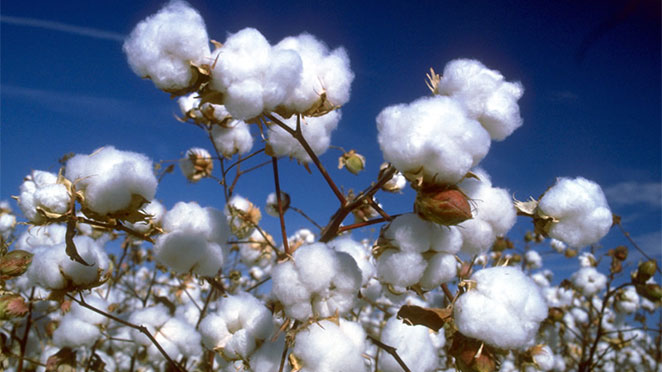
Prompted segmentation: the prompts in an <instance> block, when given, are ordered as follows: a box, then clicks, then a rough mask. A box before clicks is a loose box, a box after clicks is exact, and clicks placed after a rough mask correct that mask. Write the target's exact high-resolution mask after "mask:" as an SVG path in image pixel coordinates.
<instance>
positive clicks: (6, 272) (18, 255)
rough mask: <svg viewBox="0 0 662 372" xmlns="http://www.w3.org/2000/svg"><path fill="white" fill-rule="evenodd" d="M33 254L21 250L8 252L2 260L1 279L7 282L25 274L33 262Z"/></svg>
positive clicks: (0, 259)
mask: <svg viewBox="0 0 662 372" xmlns="http://www.w3.org/2000/svg"><path fill="white" fill-rule="evenodd" d="M32 256H33V254H32V253H30V252H27V251H23V250H20V249H16V250H13V251H11V252H8V253H7V254H6V255H4V256H2V258H0V279H1V280H5V279H9V278H12V277H16V276H20V275H21V274H23V273H24V272H25V271H26V270H27V269H28V267H30V263H31V262H32Z"/></svg>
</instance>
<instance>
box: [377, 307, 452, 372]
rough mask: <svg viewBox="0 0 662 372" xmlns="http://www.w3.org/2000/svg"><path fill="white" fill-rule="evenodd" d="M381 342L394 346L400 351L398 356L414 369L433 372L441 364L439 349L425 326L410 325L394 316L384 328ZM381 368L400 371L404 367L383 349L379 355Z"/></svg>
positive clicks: (421, 371) (382, 369) (395, 371)
mask: <svg viewBox="0 0 662 372" xmlns="http://www.w3.org/2000/svg"><path fill="white" fill-rule="evenodd" d="M381 342H383V343H385V344H386V345H389V346H392V347H394V348H395V349H396V350H397V351H398V356H400V358H401V359H402V361H403V362H405V364H406V365H407V367H409V369H411V370H412V371H420V372H432V371H434V370H435V369H436V368H437V366H438V364H439V358H438V357H437V351H436V349H435V348H434V346H433V345H432V340H431V339H430V335H429V328H427V327H425V326H420V325H417V326H412V325H408V324H405V323H403V322H402V320H400V319H398V318H396V317H392V318H390V319H389V320H388V322H386V325H385V326H384V329H383V330H382V334H381ZM379 370H380V371H383V372H400V371H402V367H400V365H399V364H398V362H396V360H395V359H394V358H393V356H391V355H390V354H387V353H386V352H383V351H382V352H381V355H380V356H379Z"/></svg>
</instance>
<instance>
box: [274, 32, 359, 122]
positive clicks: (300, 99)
mask: <svg viewBox="0 0 662 372" xmlns="http://www.w3.org/2000/svg"><path fill="white" fill-rule="evenodd" d="M274 49H275V50H277V51H294V52H296V53H297V54H298V55H299V56H300V58H301V63H302V65H301V66H302V71H301V80H300V82H297V84H296V85H295V88H294V90H293V91H292V92H291V93H290V94H289V96H288V97H287V98H286V99H285V100H284V102H283V103H282V104H281V106H282V108H283V109H284V111H286V112H288V113H304V112H306V111H308V110H309V109H310V108H311V107H312V106H313V104H314V103H315V102H316V101H318V99H319V98H320V95H321V94H322V93H325V94H326V99H327V100H328V101H329V102H330V103H331V104H332V105H334V106H342V105H344V104H345V103H346V102H347V101H348V100H349V94H350V85H351V83H352V80H354V73H353V72H352V71H351V69H350V66H349V57H348V56H347V52H346V51H345V49H344V48H337V49H334V50H332V51H329V48H328V47H327V46H326V45H325V44H324V43H322V42H321V41H319V40H317V39H316V38H315V37H314V36H312V35H310V34H305V33H304V34H301V35H298V36H290V37H287V38H285V39H283V40H282V41H280V42H279V43H278V44H277V45H276V46H275V47H274Z"/></svg>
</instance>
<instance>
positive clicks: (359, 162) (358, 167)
mask: <svg viewBox="0 0 662 372" xmlns="http://www.w3.org/2000/svg"><path fill="white" fill-rule="evenodd" d="M343 167H345V168H347V170H348V171H350V173H352V174H359V172H361V171H362V170H363V169H365V157H364V156H363V155H361V154H359V153H357V152H356V151H354V150H349V151H348V152H346V153H344V154H342V156H341V157H340V158H338V169H342V168H343Z"/></svg>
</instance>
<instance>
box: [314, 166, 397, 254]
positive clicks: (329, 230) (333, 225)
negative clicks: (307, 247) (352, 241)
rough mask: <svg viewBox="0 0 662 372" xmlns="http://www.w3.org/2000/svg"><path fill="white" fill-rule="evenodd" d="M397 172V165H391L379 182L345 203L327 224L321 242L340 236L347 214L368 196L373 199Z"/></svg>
mask: <svg viewBox="0 0 662 372" xmlns="http://www.w3.org/2000/svg"><path fill="white" fill-rule="evenodd" d="M393 174H395V167H393V166H389V168H387V169H386V171H385V172H384V173H383V174H382V176H381V177H380V178H379V180H377V183H374V184H372V185H371V186H370V187H368V188H367V189H366V190H364V191H362V192H361V193H360V194H359V195H358V196H357V197H356V198H355V199H354V200H352V201H351V202H350V203H347V204H343V205H342V206H341V207H340V208H339V209H338V210H337V211H336V213H334V214H333V216H332V217H331V221H330V222H329V223H328V224H327V225H326V227H325V228H324V229H323V230H322V234H321V237H320V242H324V243H325V242H328V241H330V240H332V239H333V238H335V237H336V236H338V234H339V233H340V224H341V223H342V221H344V220H345V218H346V217H347V215H349V214H350V213H352V211H353V210H354V209H356V208H358V207H359V206H361V205H362V204H363V201H364V200H365V199H366V198H370V199H372V197H373V195H374V194H375V193H376V192H377V191H379V189H381V187H382V186H384V184H385V183H386V182H388V181H389V180H390V179H391V178H392V177H393Z"/></svg>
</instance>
